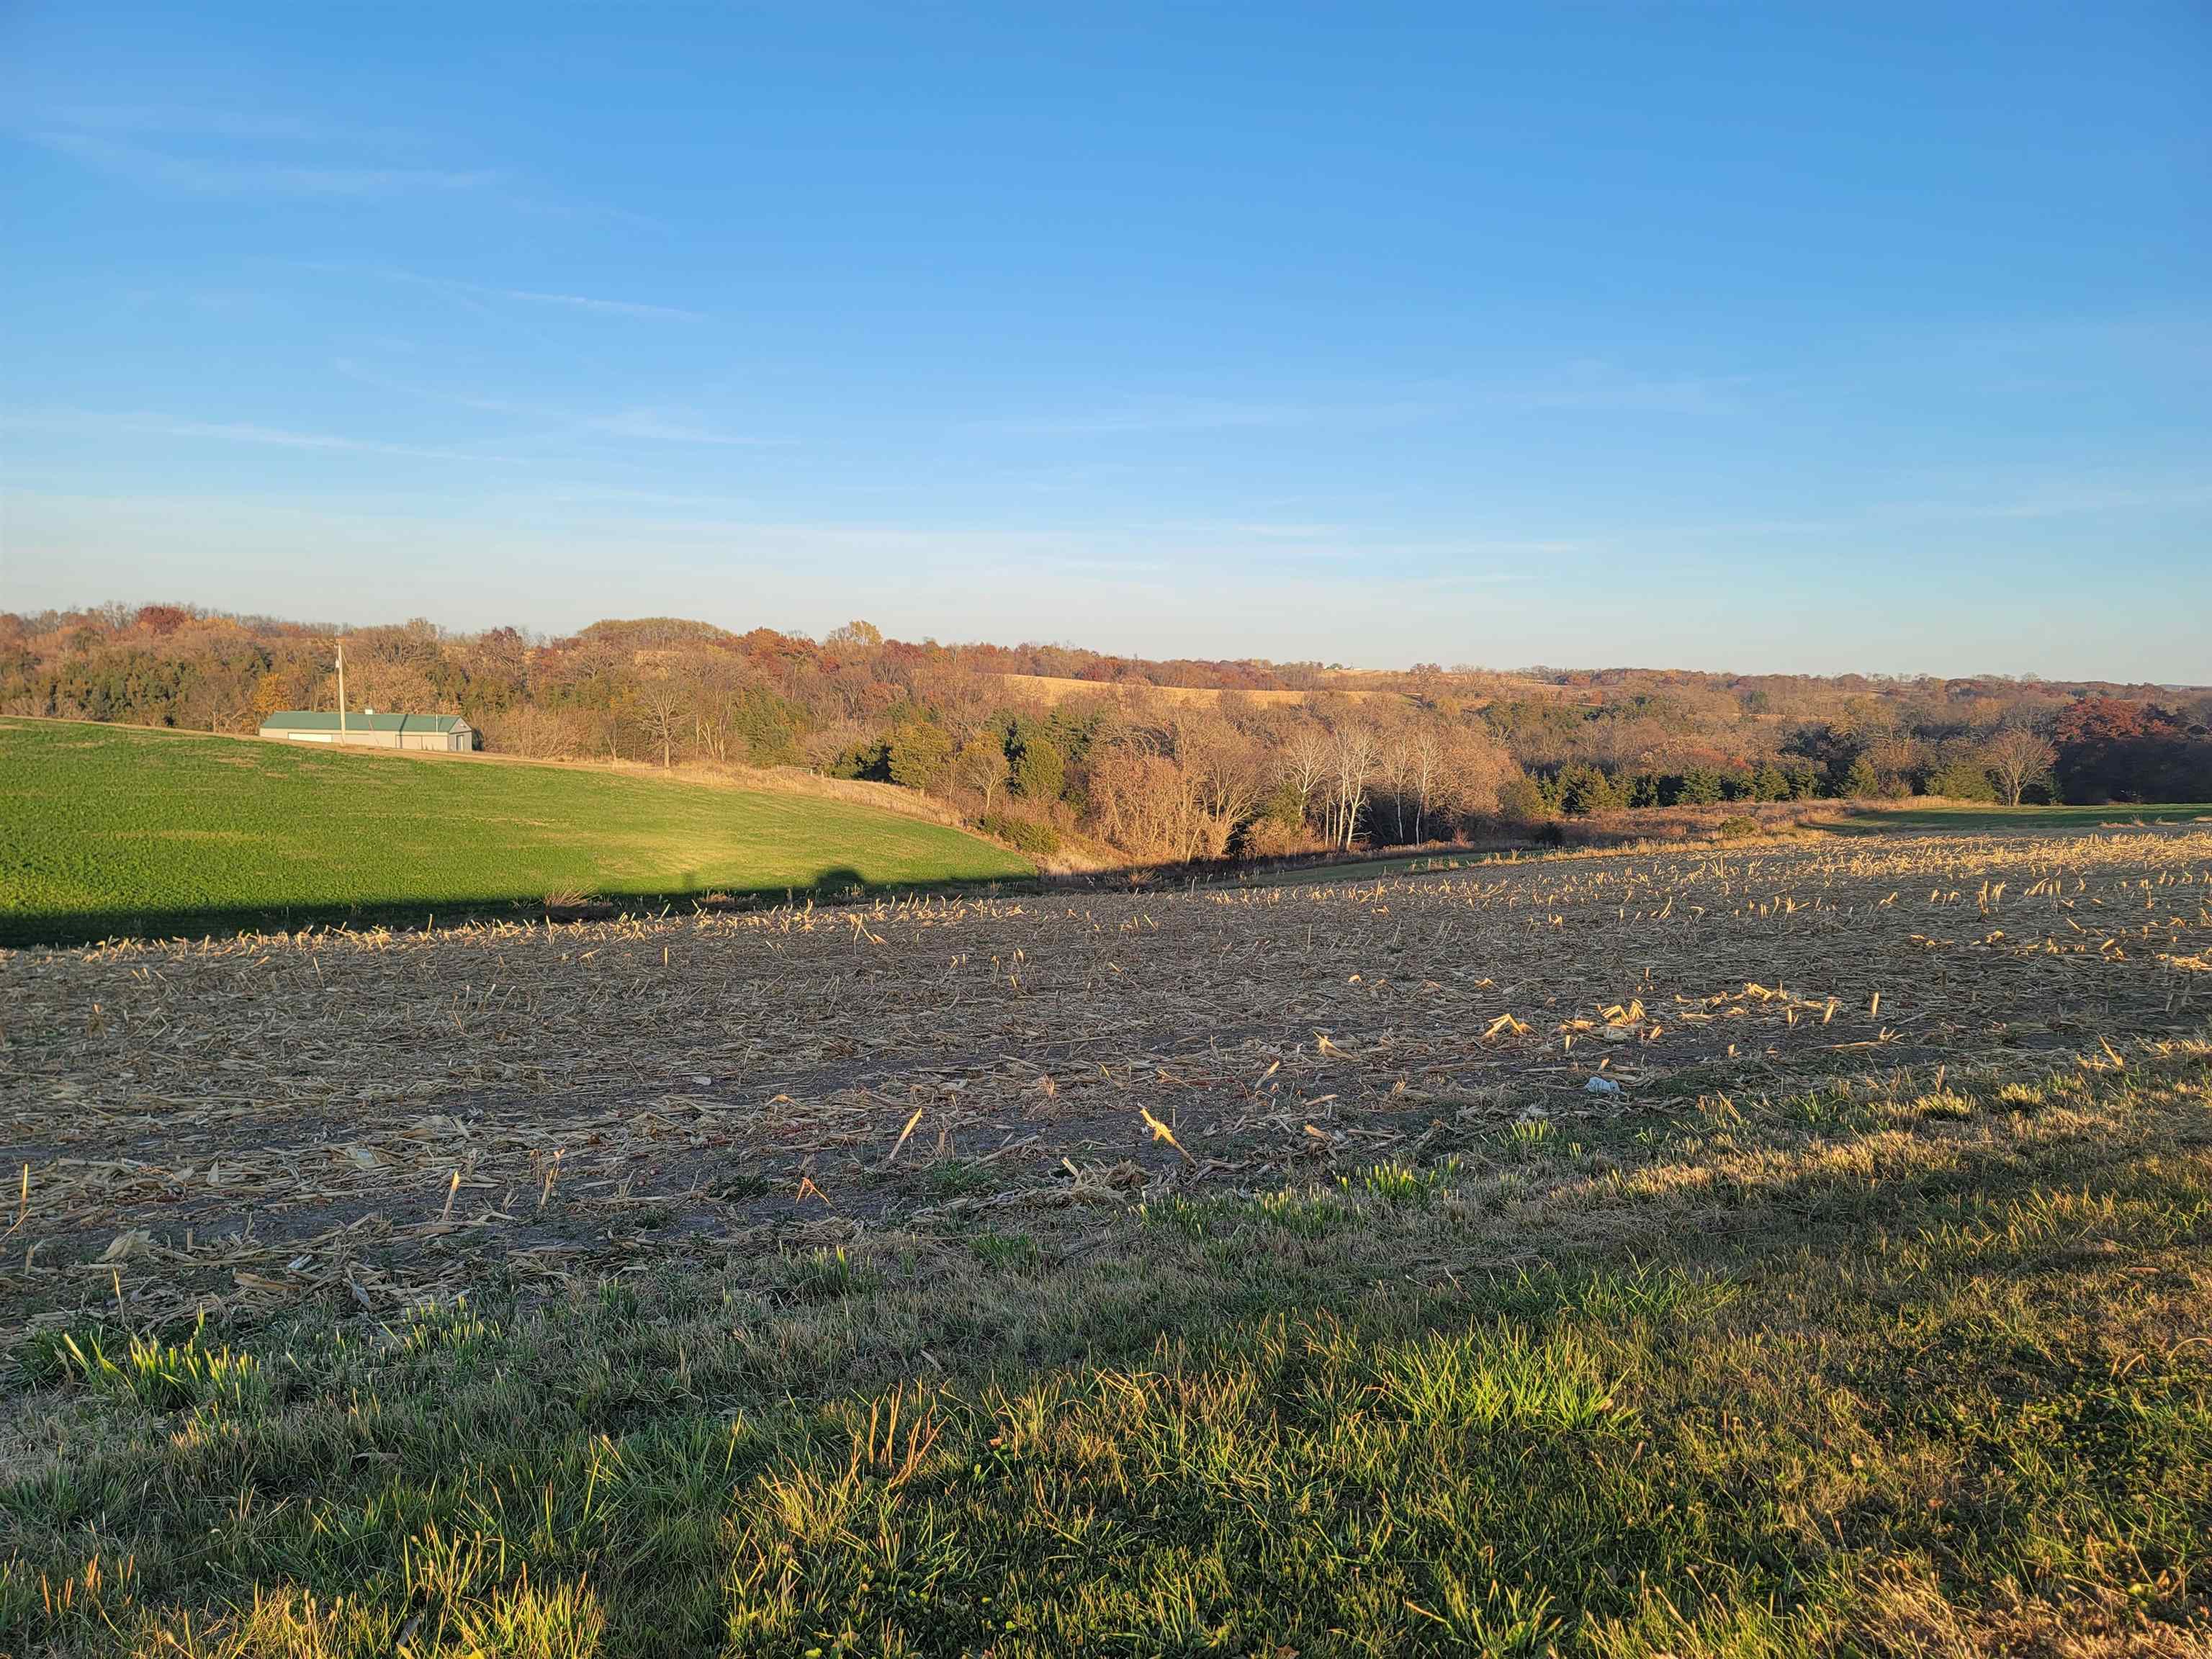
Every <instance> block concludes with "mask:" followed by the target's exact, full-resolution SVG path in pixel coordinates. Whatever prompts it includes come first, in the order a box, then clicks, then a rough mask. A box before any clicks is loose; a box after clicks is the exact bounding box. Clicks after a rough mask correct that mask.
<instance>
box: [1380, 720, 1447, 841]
mask: <svg viewBox="0 0 2212 1659" xmlns="http://www.w3.org/2000/svg"><path fill="white" fill-rule="evenodd" d="M1443 756H1444V744H1443V732H1442V731H1441V730H1440V729H1439V728H1438V726H1437V722H1436V721H1435V720H1433V719H1431V718H1428V717H1426V716H1424V715H1418V714H1417V715H1415V716H1414V717H1413V718H1412V719H1410V720H1405V721H1403V722H1401V724H1400V725H1399V726H1397V728H1396V729H1395V731H1393V732H1391V733H1390V738H1389V743H1388V744H1386V745H1385V746H1384V751H1383V764H1384V767H1385V769H1386V770H1387V772H1388V773H1389V779H1390V796H1391V801H1392V805H1393V808H1394V810H1395V813H1396V817H1397V824H1398V839H1399V840H1401V841H1404V840H1406V839H1407V835H1406V807H1407V804H1408V803H1409V802H1410V803H1411V805H1412V806H1413V836H1412V837H1411V839H1412V840H1413V841H1415V842H1419V841H1420V840H1421V839H1422V838H1423V837H1424V836H1425V834H1426V832H1427V828H1428V817H1429V810H1430V808H1431V806H1433V805H1435V802H1436V797H1437V781H1438V776H1439V774H1440V772H1441V771H1442V769H1443Z"/></svg>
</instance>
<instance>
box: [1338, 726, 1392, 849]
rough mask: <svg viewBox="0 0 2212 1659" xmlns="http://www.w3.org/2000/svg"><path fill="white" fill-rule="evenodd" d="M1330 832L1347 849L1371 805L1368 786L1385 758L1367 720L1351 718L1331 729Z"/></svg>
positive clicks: (1381, 747) (1349, 847)
mask: <svg viewBox="0 0 2212 1659" xmlns="http://www.w3.org/2000/svg"><path fill="white" fill-rule="evenodd" d="M1330 738H1331V742H1330V744H1329V779H1328V781H1329V783H1330V785H1331V786H1332V787H1333V788H1334V795H1333V796H1332V797H1331V799H1330V802H1329V820H1330V821H1329V836H1330V839H1331V840H1333V841H1334V842H1335V843H1336V844H1337V845H1338V846H1339V847H1341V848H1344V849H1345V850H1346V851H1347V852H1348V851H1350V850H1351V848H1352V836H1354V835H1355V834H1357V833H1358V829H1359V819H1360V815H1361V814H1362V813H1363V812H1364V811H1365V810H1366V806H1367V787H1368V785H1369V784H1370V783H1371V782H1372V781H1374V777H1375V769H1376V767H1377V766H1378V765H1379V764H1380V763H1381V761H1382V749H1383V745H1382V744H1381V742H1380V740H1378V739H1377V738H1376V735H1375V728H1374V727H1373V726H1370V725H1368V724H1367V722H1366V721H1364V720H1346V721H1345V722H1344V723H1343V724H1342V725H1341V726H1338V727H1337V728H1336V730H1335V731H1334V732H1331V733H1330Z"/></svg>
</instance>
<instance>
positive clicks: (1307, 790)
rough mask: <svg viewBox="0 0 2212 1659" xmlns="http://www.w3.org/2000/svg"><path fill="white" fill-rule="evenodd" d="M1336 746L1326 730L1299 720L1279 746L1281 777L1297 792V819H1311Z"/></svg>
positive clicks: (1326, 779) (1310, 722)
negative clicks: (1288, 736) (1315, 801)
mask: <svg viewBox="0 0 2212 1659" xmlns="http://www.w3.org/2000/svg"><path fill="white" fill-rule="evenodd" d="M1334 750H1335V744H1334V742H1333V741H1332V740H1331V738H1330V737H1329V734H1328V730H1327V729H1326V728H1325V727H1322V726H1316V725H1315V724H1314V723H1313V722H1312V721H1310V720H1301V721H1300V722H1299V723H1298V724H1297V726H1295V727H1293V728H1292V729H1291V735H1290V738H1289V739H1288V740H1287V741H1286V742H1285V743H1284V744H1283V746H1282V766H1283V775H1284V776H1285V778H1286V779H1288V780H1289V781H1290V784H1291V787H1292V788H1293V789H1295V790H1296V791H1297V796H1298V816H1299V817H1302V818H1309V819H1310V817H1312V815H1313V805H1314V796H1315V795H1316V793H1317V792H1318V791H1319V790H1320V788H1321V787H1322V784H1323V783H1324V782H1326V781H1328V776H1329V774H1330V770H1331V761H1332V757H1333V756H1334Z"/></svg>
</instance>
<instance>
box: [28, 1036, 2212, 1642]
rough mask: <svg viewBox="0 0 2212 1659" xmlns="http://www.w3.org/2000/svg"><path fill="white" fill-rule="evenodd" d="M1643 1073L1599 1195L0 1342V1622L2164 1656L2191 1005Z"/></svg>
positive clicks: (1490, 1197) (496, 1633)
mask: <svg viewBox="0 0 2212 1659" xmlns="http://www.w3.org/2000/svg"><path fill="white" fill-rule="evenodd" d="M1808 1101H1812V1102H1815V1103H1825V1105H1823V1106H1822V1109H1820V1110H1819V1111H1817V1112H1814V1113H1811V1114H1810V1115H1808ZM1699 1104H1700V1106H1701V1107H1705V1110H1703V1111H1699V1110H1696V1109H1686V1111H1685V1114H1684V1115H1682V1117H1681V1118H1680V1119H1679V1120H1678V1128H1677V1130H1676V1131H1675V1132H1674V1133H1669V1134H1665V1135H1657V1136H1647V1137H1645V1138H1644V1140H1643V1141H1642V1142H1641V1143H1640V1144H1628V1143H1624V1144H1623V1145H1622V1146H1620V1147H1617V1148H1616V1149H1615V1151H1616V1152H1618V1153H1619V1154H1620V1156H1621V1157H1622V1158H1624V1159H1631V1160H1640V1162H1638V1163H1635V1164H1633V1165H1632V1169H1631V1171H1630V1172H1631V1173H1632V1175H1633V1176H1634V1177H1635V1179H1636V1180H1637V1181H1638V1182H1640V1183H1641V1186H1642V1188H1643V1190H1644V1194H1645V1196H1644V1197H1642V1198H1631V1197H1628V1196H1626V1195H1624V1194H1622V1193H1621V1192H1620V1183H1618V1182H1612V1181H1610V1180H1609V1177H1610V1176H1612V1175H1614V1174H1618V1173H1620V1172H1619V1171H1607V1172H1603V1173H1600V1174H1595V1175H1593V1174H1589V1173H1586V1172H1581V1171H1579V1170H1578V1169H1577V1165H1576V1164H1574V1163H1572V1162H1571V1161H1569V1160H1565V1159H1564V1158H1563V1159H1562V1161H1561V1162H1560V1163H1559V1165H1558V1167H1557V1168H1556V1169H1553V1170H1551V1171H1550V1176H1549V1178H1551V1179H1553V1185H1552V1186H1550V1187H1548V1188H1543V1189H1541V1191H1538V1190H1537V1189H1535V1188H1533V1187H1531V1188H1528V1191H1529V1192H1531V1193H1532V1194H1534V1195H1533V1196H1529V1197H1525V1198H1522V1199H1509V1200H1504V1202H1505V1203H1509V1204H1510V1203H1517V1204H1520V1205H1522V1206H1523V1207H1522V1208H1521V1209H1519V1210H1513V1211H1510V1212H1509V1211H1508V1210H1507V1209H1506V1208H1503V1207H1500V1204H1501V1200H1498V1194H1496V1193H1495V1192H1492V1191H1487V1190H1483V1189H1481V1188H1480V1182H1478V1180H1477V1179H1476V1172H1475V1171H1474V1170H1471V1169H1468V1168H1462V1167H1455V1166H1451V1165H1446V1164H1426V1165H1412V1164H1399V1165H1393V1166H1385V1169H1384V1172H1383V1174H1381V1175H1379V1176H1376V1174H1375V1173H1374V1172H1373V1171H1370V1172H1369V1176H1368V1177H1356V1178H1353V1179H1352V1180H1349V1181H1347V1182H1345V1183H1344V1184H1343V1186H1341V1187H1338V1188H1323V1189H1317V1190H1316V1191H1315V1192H1313V1193H1311V1194H1300V1195H1297V1196H1295V1197H1293V1198H1287V1199H1284V1198H1277V1199H1271V1198H1268V1197H1264V1196H1263V1197H1260V1198H1256V1199H1254V1200H1249V1201H1240V1202H1239V1203H1235V1204H1231V1203H1227V1202H1222V1203H1210V1204H1208V1205H1204V1206H1196V1205H1194V1206H1184V1209H1183V1210H1182V1211H1176V1210H1174V1209H1173V1208H1172V1207H1170V1209H1169V1210H1167V1211H1165V1212H1148V1218H1147V1219H1148V1220H1151V1221H1154V1222H1156V1221H1157V1218H1158V1216H1159V1215H1161V1214H1165V1215H1166V1216H1167V1217H1168V1218H1170V1219H1171V1220H1174V1221H1175V1223H1176V1225H1147V1222H1146V1221H1140V1220H1139V1219H1137V1218H1135V1217H1133V1216H1125V1217H1123V1218H1120V1219H1118V1220H1116V1221H1115V1222H1114V1223H1113V1224H1112V1225H1111V1228H1110V1230H1109V1237H1107V1238H1106V1239H1105V1240H1104V1241H1103V1243H1097V1242H1094V1243H1093V1244H1092V1246H1091V1247H1090V1248H1087V1249H1085V1250H1082V1251H1076V1250H1073V1249H1070V1250H1067V1251H1065V1252H1057V1251H1055V1252H1039V1251H1033V1250H1031V1249H1027V1248H1023V1249H1015V1248H1012V1247H1009V1248H1006V1249H992V1250H988V1251H981V1252H978V1251H971V1250H968V1249H962V1248H958V1247H957V1243H956V1244H955V1247H953V1248H945V1247H944V1241H939V1240H934V1239H933V1238H932V1237H928V1236H926V1235H921V1234H908V1235H891V1236H889V1237H883V1238H880V1239H878V1241H877V1242H876V1243H873V1244H872V1246H871V1247H869V1249H867V1250H866V1255H865V1269H864V1267H863V1265H862V1257H861V1253H860V1252H858V1251H856V1252H855V1253H854V1255H853V1257H852V1259H849V1260H848V1257H847V1256H846V1255H842V1254H835V1253H833V1254H830V1255H823V1256H818V1257H803V1258H792V1259H788V1260H784V1259H771V1260H770V1261H768V1262H767V1263H764V1264H763V1271H762V1273H760V1274H759V1275H758V1276H757V1278H746V1277H744V1276H741V1275H739V1276H725V1275H721V1274H713V1273H696V1272H694V1273H685V1272H683V1271H680V1270H673V1269H671V1270H664V1271H662V1272H661V1273H659V1274H658V1275H656V1276H653V1277H649V1278H640V1277H635V1276H634V1277H632V1278H629V1279H622V1280H618V1281H615V1282H612V1283H611V1284H610V1285H607V1286H606V1287H605V1289H604V1290H603V1291H599V1292H598V1293H594V1294H586V1295H581V1296H579V1297H577V1298H575V1299H574V1300H573V1301H570V1302H568V1303H563V1304H541V1305H536V1306H525V1305H521V1304H516V1303H513V1302H511V1301H508V1302H503V1301H501V1299H500V1298H498V1297H489V1298H484V1299H482V1300H480V1301H478V1302H476V1303H471V1304H465V1305H462V1306H459V1307H453V1308H447V1309H444V1310H438V1311H435V1312H428V1313H423V1314H420V1315H417V1316H413V1317H410V1318H409V1319H407V1320H405V1321H403V1322H399V1323H398V1324H397V1325H393V1326H388V1327H386V1326H379V1325H376V1324H374V1323H371V1322H362V1321H358V1320H343V1319H339V1320H333V1319H330V1318H318V1317H310V1316H302V1317H301V1318H299V1319H297V1320H295V1321H294V1322H290V1323H289V1324H282V1325H277V1326H273V1327H268V1328H262V1329H259V1330H256V1331H252V1332H249V1333H244V1334H232V1335H226V1336H225V1337H223V1338H222V1340H217V1339H216V1336H215V1335H214V1334H210V1333H209V1332H205V1331H197V1332H191V1333H190V1334H179V1335H175V1336H171V1337H168V1338H166V1339H165V1338H161V1337H160V1336H159V1335H158V1334H152V1333H122V1332H118V1331H112V1330H111V1331H106V1332H99V1333H95V1332H93V1331H90V1330H87V1331H83V1332H77V1333H71V1334H70V1342H68V1343H61V1344H58V1343H56V1342H53V1341H51V1340H48V1341H44V1342H42V1343H41V1344H40V1345H38V1346H36V1347H35V1348H26V1349H24V1350H23V1351H22V1352H20V1353H19V1355H18V1366H17V1374H16V1376H15V1378H14V1379H13V1381H12V1382H11V1383H9V1399H8V1403H7V1427H6V1428H5V1429H4V1430H3V1431H0V1432H4V1434H5V1435H6V1436H7V1440H6V1442H5V1443H4V1445H0V1449H4V1450H5V1451H6V1453H7V1456H6V1460H5V1461H6V1462H7V1464H8V1466H9V1468H10V1469H11V1470H12V1478H11V1479H9V1481H8V1482H7V1484H6V1485H5V1486H0V1541H4V1552H0V1632H5V1640H4V1642H0V1646H4V1647H5V1648H6V1649H7V1650H9V1651H10V1652H20V1653H23V1654H26V1655H29V1654H43V1653H55V1654H70V1655H74V1654H94V1653H100V1654H105V1653H137V1652H151V1651H167V1652H180V1653H184V1654H187V1655H237V1656H246V1655H253V1656H260V1655H300V1656H309V1655H313V1656H324V1655H333V1656H334V1655H361V1656H367V1655H372V1654H374V1655H380V1656H389V1655H392V1654H394V1653H404V1654H410V1655H418V1656H427V1655H442V1656H461V1655H472V1654H503V1655H535V1656H549V1659H550V1656H564V1659H565V1656H578V1659H580V1656H586V1655H593V1656H613V1655H647V1654H671V1655H674V1654H690V1653H702V1652H704V1653H716V1652H722V1653H730V1654H741V1655H754V1654H757V1655H771V1654H775V1655H781V1654H793V1655H799V1656H806V1655H817V1656H822V1655H831V1654H856V1655H857V1654H891V1655H912V1654H963V1653H964V1654H984V1653H989V1654H995V1655H1003V1656H1015V1655H1039V1656H1042V1655H1048V1654H1050V1655H1063V1654H1072V1653H1088V1652H1110V1653H1160V1652H1219V1653H1234V1654H1246V1653H1262V1654H1275V1655H1279V1654H1282V1653H1284V1652H1285V1651H1286V1650H1288V1651H1295V1652H1297V1653H1300V1654H1338V1653H1345V1654H1374V1655H1384V1654H1390V1655H1396V1654H1417V1653H1437V1654H1445V1653H1453V1654H1457V1653H1468V1652H1474V1653H1492V1654H1528V1655H1534V1654H1543V1653H1548V1652H1558V1653H1561V1654H1577V1655H1579V1654H1589V1655H1599V1656H1608V1659H1626V1656H1656V1655H1659V1654H1662V1653H1663V1654H1673V1655H1681V1656H1712V1659H1720V1656H1731V1659H1751V1656H1765V1655H1783V1654H1796V1653H1826V1652H1833V1653H1858V1652H1925V1653H1947V1654H1948V1653H1988V1654H1998V1653H2013V1652H2020V1651H2052V1652H2057V1651H2066V1652H2079V1653H2083V1654H2108V1655H2112V1656H2118V1655H2120V1654H2133V1653H2149V1654H2160V1653H2163V1654H2168V1655H2176V1656H2179V1655H2184V1654H2194V1653H2202V1652H2203V1650H2204V1644H2206V1643H2207V1642H2208V1641H2212V1626H2208V1624H2207V1617H2206V1606H2207V1599H2208V1597H2212V1552H2208V1550H2207V1548H2206V1541H2207V1540H2208V1539H2212V1346H2208V1345H2207V1344H2206V1343H2205V1342H2204V1340H2203V1310H2204V1309H2205V1308H2206V1307H2207V1306H2208V1305H2212V1134H2208V1127H2207V1126H2208V1123H2212V1057H2208V1054H2207V1052H2206V1049H2205V1047H2204V1045H2203V1044H2202V1043H2197V1044H2193V1045H2192V1044H2187V1043H2182V1044H2167V1045H2165V1046H2164V1048H2162V1050H2159V1049H2149V1048H2146V1049H2145V1050H2144V1051H2142V1052H2141V1053H2138V1054H2131V1055H2130V1056H2128V1057H2127V1059H2126V1061H2125V1063H2124V1065H2114V1064H2106V1065H2104V1066H2102V1067H2101V1069H2094V1070H2093V1069H2088V1068H2087V1067H2086V1066H2075V1067H2073V1068H2071V1069H2068V1070H2061V1071H2057V1072H2050V1073H2041V1074H2027V1073H2014V1074H2011V1075H2009V1076H2000V1075H1997V1074H1994V1073H1992V1074H1990V1075H1988V1076H1978V1077H1973V1078H1960V1077H1957V1076H1952V1077H1949V1078H1948V1079H1946V1081H1945V1083H1944V1085H1943V1086H1942V1088H1940V1089H1930V1088H1929V1087H1928V1086H1926V1082H1925V1080H1924V1079H1922V1080H1918V1081H1916V1080H1914V1079H1910V1078H1905V1077H1900V1076H1892V1077H1889V1078H1888V1079H1881V1078H1869V1079H1863V1080H1861V1081H1860V1082H1859V1083H1857V1085H1845V1084H1838V1085H1837V1086H1836V1087H1835V1088H1832V1089H1831V1090H1829V1091H1826V1092H1823V1093H1820V1094H1818V1095H1814V1096H1796V1097H1784V1098H1779V1099H1775V1100H1771V1101H1768V1100H1765V1099H1760V1098H1755V1097H1747V1096H1739V1097H1735V1098H1734V1099H1732V1100H1731V1101H1729V1103H1728V1104H1727V1109H1726V1111H1725V1113H1722V1112H1721V1111H1720V1109H1719V1108H1718V1107H1717V1105H1714V1104H1712V1103H1709V1102H1701V1103H1699ZM1722 1118H1724V1120H1725V1121H1724V1122H1723V1121H1717V1119H1722ZM1517 1173H1518V1174H1519V1175H1520V1176H1521V1178H1522V1180H1523V1181H1524V1182H1530V1181H1534V1179H1536V1178H1537V1177H1535V1176H1530V1175H1529V1174H1528V1171H1527V1170H1519V1171H1517ZM1652 1206H1662V1209H1661V1212H1660V1213H1659V1214H1658V1216H1657V1217H1656V1225H1643V1226H1637V1225H1631V1223H1632V1222H1633V1221H1634V1220H1636V1219H1638V1218H1650V1212H1651V1211H1652ZM1577 1212H1580V1213H1582V1214H1583V1215H1585V1216H1594V1217H1595V1222H1594V1223H1592V1225H1587V1226H1583V1227H1580V1228H1576V1229H1571V1228H1570V1227H1569V1225H1568V1218H1571V1216H1573V1215H1574V1214H1576V1213H1577ZM1186 1215H1188V1217H1190V1218H1194V1220H1195V1221H1196V1222H1197V1224H1198V1225H1185V1222H1184V1218H1185V1217H1186ZM1316 1215H1319V1216H1322V1217H1324V1218H1326V1220H1327V1223H1328V1225H1326V1226H1325V1227H1323V1226H1317V1225H1314V1224H1313V1221H1312V1218H1313V1217H1315V1216H1316ZM1608 1229H1611V1230H1612V1231H1608ZM95 1343H97V1345H98V1346H94V1344H95ZM57 1356H59V1358H57ZM126 1356H127V1357H126ZM187 1356H196V1357H187ZM143 1378H150V1379H153V1380H152V1381H150V1382H143V1383H142V1382H141V1381H140V1380H139V1379H143ZM249 1380H250V1381H249Z"/></svg>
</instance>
